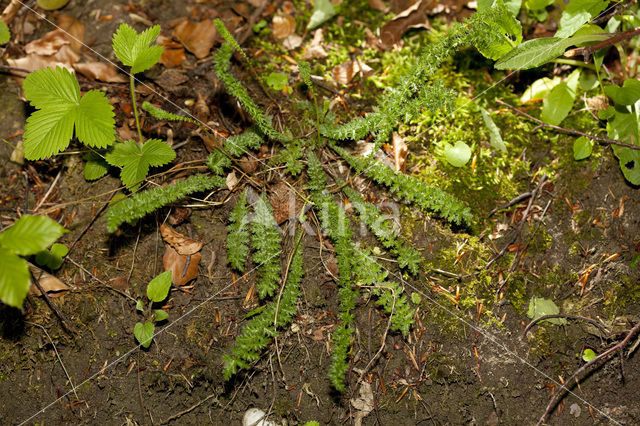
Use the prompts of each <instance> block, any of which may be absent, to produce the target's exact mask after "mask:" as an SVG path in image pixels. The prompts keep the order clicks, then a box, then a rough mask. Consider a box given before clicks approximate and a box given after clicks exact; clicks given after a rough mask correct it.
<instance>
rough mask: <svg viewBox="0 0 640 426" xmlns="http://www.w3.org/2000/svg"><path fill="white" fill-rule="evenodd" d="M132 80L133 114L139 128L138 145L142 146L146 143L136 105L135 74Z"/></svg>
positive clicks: (131, 75)
mask: <svg viewBox="0 0 640 426" xmlns="http://www.w3.org/2000/svg"><path fill="white" fill-rule="evenodd" d="M130 77H131V78H130V80H131V101H132V103H133V115H134V116H135V117H136V128H137V129H138V138H140V139H139V140H138V145H140V146H142V145H143V144H144V138H143V137H142V130H141V129H140V119H139V118H138V107H137V106H136V90H135V79H134V77H133V74H130Z"/></svg>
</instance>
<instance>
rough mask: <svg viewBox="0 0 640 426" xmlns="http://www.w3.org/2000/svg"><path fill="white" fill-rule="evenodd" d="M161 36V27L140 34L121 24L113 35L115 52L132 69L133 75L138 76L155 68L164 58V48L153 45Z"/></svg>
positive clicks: (157, 26) (148, 29)
mask: <svg viewBox="0 0 640 426" xmlns="http://www.w3.org/2000/svg"><path fill="white" fill-rule="evenodd" d="M158 34H160V26H159V25H156V26H153V27H151V28H147V29H146V30H145V31H143V32H142V33H140V34H138V33H137V32H136V30H134V29H133V28H131V27H130V26H129V25H127V24H120V27H119V28H118V31H116V33H115V34H114V35H113V40H112V45H113V51H114V53H115V54H116V56H117V57H118V59H120V62H122V63H123V64H125V65H128V66H130V67H131V73H132V74H136V73H139V72H142V71H145V70H148V69H149V68H151V67H152V66H154V65H155V64H156V63H157V62H158V60H159V59H160V57H161V56H162V50H163V47H162V46H158V45H153V46H150V44H151V43H153V41H154V40H155V39H156V37H158Z"/></svg>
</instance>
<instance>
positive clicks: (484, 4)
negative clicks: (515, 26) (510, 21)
mask: <svg viewBox="0 0 640 426" xmlns="http://www.w3.org/2000/svg"><path fill="white" fill-rule="evenodd" d="M495 2H496V0H479V1H478V10H482V9H486V8H488V7H491V6H493V5H494V3H495ZM504 5H505V7H506V8H507V10H508V11H509V13H510V14H511V16H513V17H514V18H517V17H518V13H519V12H520V8H521V7H522V0H505V2H504Z"/></svg>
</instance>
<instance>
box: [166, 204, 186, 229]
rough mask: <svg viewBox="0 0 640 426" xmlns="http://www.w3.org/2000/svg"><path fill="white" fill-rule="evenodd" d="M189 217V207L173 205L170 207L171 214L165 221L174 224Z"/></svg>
mask: <svg viewBox="0 0 640 426" xmlns="http://www.w3.org/2000/svg"><path fill="white" fill-rule="evenodd" d="M189 217H191V209H190V208H189V207H175V208H173V209H171V214H170V215H169V219H167V221H168V222H169V224H171V225H173V226H176V225H180V224H181V223H182V222H184V221H185V220H187V219H189Z"/></svg>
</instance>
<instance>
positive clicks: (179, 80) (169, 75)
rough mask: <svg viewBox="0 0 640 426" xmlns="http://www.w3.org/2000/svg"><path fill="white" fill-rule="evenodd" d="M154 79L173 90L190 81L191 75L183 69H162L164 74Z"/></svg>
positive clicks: (164, 87) (165, 87)
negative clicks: (188, 75)
mask: <svg viewBox="0 0 640 426" xmlns="http://www.w3.org/2000/svg"><path fill="white" fill-rule="evenodd" d="M154 81H155V82H156V83H158V85H160V87H162V88H163V89H164V90H166V91H168V92H172V91H175V90H177V87H178V86H179V85H181V84H183V83H186V82H187V81H189V77H187V75H186V74H185V73H184V72H182V71H178V70H175V69H169V70H164V71H162V74H160V76H158V77H157V78H155V79H154ZM136 90H137V89H136Z"/></svg>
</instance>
